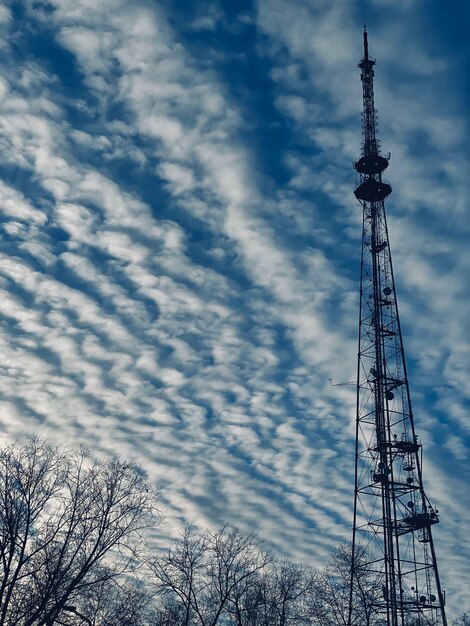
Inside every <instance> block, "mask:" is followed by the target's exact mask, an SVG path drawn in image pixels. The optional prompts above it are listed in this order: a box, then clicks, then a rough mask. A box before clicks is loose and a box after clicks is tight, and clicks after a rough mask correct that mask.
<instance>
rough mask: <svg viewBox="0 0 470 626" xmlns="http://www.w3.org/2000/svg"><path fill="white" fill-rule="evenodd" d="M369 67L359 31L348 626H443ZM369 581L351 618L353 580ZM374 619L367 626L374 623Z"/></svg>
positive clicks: (434, 518) (356, 589)
mask: <svg viewBox="0 0 470 626" xmlns="http://www.w3.org/2000/svg"><path fill="white" fill-rule="evenodd" d="M374 65H375V61H374V60H372V59H371V58H370V57H369V49H368V37H367V31H366V29H365V28H364V57H363V59H362V60H361V62H360V63H359V67H360V69H361V81H362V88H363V112H362V135H363V139H362V145H361V155H360V157H359V159H358V161H357V162H356V163H355V164H354V167H355V169H356V171H357V175H358V186H357V188H356V190H355V192H354V194H355V196H356V198H357V199H358V200H359V202H360V203H361V205H362V210H363V222H362V224H363V226H362V252H361V284H360V312H359V348H358V366H357V403H356V455H355V460H356V465H355V491H354V520H353V550H352V555H353V556H352V567H351V584H350V602H349V622H348V626H363V625H364V626H369V624H378V625H380V626H447V618H446V614H445V593H444V591H443V589H442V587H441V582H440V578H439V571H438V567H437V559H436V552H435V548H434V541H433V535H432V529H433V527H434V526H435V525H436V524H437V523H438V522H439V515H438V513H439V512H438V510H437V509H435V508H434V507H433V506H432V504H431V503H430V501H429V499H428V498H427V496H426V493H425V491H424V486H423V474H422V446H421V443H420V440H419V438H418V436H417V434H416V431H415V426H414V419H413V412H412V407H411V400H410V391H409V385H408V375H407V370H406V362H405V352H404V348H403V338H402V332H401V327H400V317H399V314H398V306H397V295H396V289H395V279H394V274H393V265H392V256H391V252H390V243H389V233H388V227H387V218H386V213H385V200H386V198H387V197H388V196H389V195H390V193H391V191H392V189H391V186H390V185H389V184H388V183H386V182H384V181H383V180H382V174H383V172H384V171H385V169H386V168H387V167H388V164H389V159H390V154H388V155H386V156H384V155H383V154H382V152H381V147H380V143H379V141H378V139H377V111H376V109H375V105H374ZM358 572H360V573H361V575H364V576H366V577H367V578H368V580H369V581H371V580H372V581H375V592H374V593H373V594H372V596H371V598H370V599H369V601H368V606H367V609H366V610H363V611H362V613H360V614H359V616H358V613H357V611H356V610H355V607H356V605H357V600H358V598H359V597H360V595H361V593H362V590H361V583H360V579H361V576H359V575H358ZM374 620H375V621H374Z"/></svg>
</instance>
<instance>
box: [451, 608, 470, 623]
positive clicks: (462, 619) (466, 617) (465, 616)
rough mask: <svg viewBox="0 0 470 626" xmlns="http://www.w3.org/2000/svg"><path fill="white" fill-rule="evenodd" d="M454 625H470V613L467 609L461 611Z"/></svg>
mask: <svg viewBox="0 0 470 626" xmlns="http://www.w3.org/2000/svg"><path fill="white" fill-rule="evenodd" d="M452 626H470V613H468V612H467V611H465V612H464V613H461V614H460V615H459V616H458V617H457V619H456V620H454V622H453V623H452Z"/></svg>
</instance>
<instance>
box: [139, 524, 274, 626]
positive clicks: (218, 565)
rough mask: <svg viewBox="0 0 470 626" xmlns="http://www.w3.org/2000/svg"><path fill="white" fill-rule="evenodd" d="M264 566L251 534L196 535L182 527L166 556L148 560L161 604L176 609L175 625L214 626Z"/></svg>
mask: <svg viewBox="0 0 470 626" xmlns="http://www.w3.org/2000/svg"><path fill="white" fill-rule="evenodd" d="M269 560H270V556H269V554H268V552H267V551H266V550H264V549H263V548H262V546H261V544H260V542H259V540H258V539H257V538H256V536H255V535H254V534H248V535H246V534H243V533H241V532H240V531H239V530H238V529H237V528H229V527H227V526H226V527H224V528H222V529H221V530H219V531H217V532H216V533H210V532H207V533H205V534H198V533H196V532H195V531H194V530H193V529H192V528H191V527H190V526H187V527H186V529H185V531H184V534H183V535H182V537H181V539H179V540H178V541H177V542H176V543H175V545H174V546H173V547H172V548H170V549H169V550H168V552H167V554H166V555H164V556H162V557H156V558H153V559H150V560H149V566H150V569H151V571H152V572H153V574H154V576H155V582H156V585H157V588H158V590H159V592H160V594H161V596H162V597H163V598H164V600H165V601H166V602H167V603H168V602H170V603H171V604H172V605H173V606H174V605H179V607H180V613H179V614H180V615H181V621H179V622H177V623H178V625H180V626H192V625H193V624H197V625H200V626H216V625H217V624H219V623H221V620H222V617H223V615H224V614H225V612H226V609H227V606H228V605H229V603H230V602H231V600H232V599H233V596H234V595H240V594H243V593H244V590H246V589H247V588H248V586H249V585H248V580H249V579H250V578H252V577H254V576H256V575H257V574H258V572H260V571H262V570H263V568H264V567H265V566H266V565H267V563H268V562H269ZM173 610H174V609H173ZM175 625H176V623H175Z"/></svg>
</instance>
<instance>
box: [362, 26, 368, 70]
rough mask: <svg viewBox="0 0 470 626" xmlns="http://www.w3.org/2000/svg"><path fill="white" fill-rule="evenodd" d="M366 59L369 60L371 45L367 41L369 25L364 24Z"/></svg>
mask: <svg viewBox="0 0 470 626" xmlns="http://www.w3.org/2000/svg"><path fill="white" fill-rule="evenodd" d="M363 37H364V59H365V60H366V61H368V60H369V43H368V41H367V24H366V23H365V22H364V35H363Z"/></svg>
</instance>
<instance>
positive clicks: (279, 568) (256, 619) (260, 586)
mask: <svg viewBox="0 0 470 626" xmlns="http://www.w3.org/2000/svg"><path fill="white" fill-rule="evenodd" d="M314 579H315V573H314V571H313V570H311V569H310V568H306V567H302V566H300V565H296V564H294V563H290V562H289V561H287V560H284V561H281V562H280V563H274V564H271V565H270V566H269V568H268V569H267V570H266V571H263V573H262V574H260V575H259V576H257V577H256V578H253V579H252V580H251V582H250V588H249V589H248V590H247V591H246V593H245V594H243V595H242V596H241V597H235V598H233V600H232V601H231V602H230V605H229V609H228V611H227V612H228V613H229V614H230V616H231V620H232V623H233V624H234V625H235V626H302V625H307V624H310V602H309V600H310V596H311V593H312V591H313V590H314V584H313V583H314Z"/></svg>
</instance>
